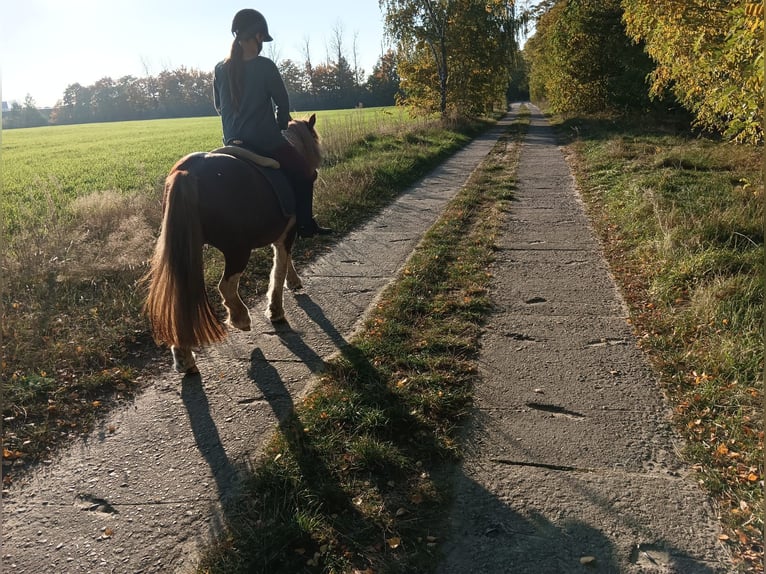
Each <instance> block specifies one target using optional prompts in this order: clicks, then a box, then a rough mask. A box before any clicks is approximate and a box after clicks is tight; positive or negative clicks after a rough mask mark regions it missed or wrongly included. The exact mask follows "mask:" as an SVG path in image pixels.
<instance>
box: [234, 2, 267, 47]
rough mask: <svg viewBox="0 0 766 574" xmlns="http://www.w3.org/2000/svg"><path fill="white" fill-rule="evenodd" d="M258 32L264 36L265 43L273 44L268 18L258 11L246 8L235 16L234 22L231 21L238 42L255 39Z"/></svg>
mask: <svg viewBox="0 0 766 574" xmlns="http://www.w3.org/2000/svg"><path fill="white" fill-rule="evenodd" d="M258 32H260V33H262V34H264V36H265V38H264V39H263V41H264V42H271V41H272V40H273V39H274V38H272V37H271V36H270V35H269V25H268V24H267V23H266V18H264V17H263V14H261V13H260V12H258V10H253V9H252V8H245V9H244V10H240V11H239V12H237V13H236V14H235V15H234V20H232V21H231V33H232V34H234V35H235V36H236V37H237V39H238V40H247V39H248V38H253V37H255V35H256V34H257V33H258Z"/></svg>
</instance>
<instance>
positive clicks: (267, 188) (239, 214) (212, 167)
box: [144, 115, 321, 374]
mask: <svg viewBox="0 0 766 574" xmlns="http://www.w3.org/2000/svg"><path fill="white" fill-rule="evenodd" d="M315 122H316V117H315V116H314V115H312V116H311V117H310V118H309V119H308V120H294V121H291V122H290V124H289V126H288V128H287V130H286V131H285V137H286V138H287V139H288V140H289V141H290V143H292V144H293V145H294V146H295V147H296V149H298V151H299V152H301V153H302V154H303V156H304V157H305V158H306V159H307V160H308V162H309V163H310V164H311V167H312V168H314V169H316V168H317V167H318V166H319V163H320V160H321V153H320V147H319V137H318V135H317V133H316V130H315V129H314V124H315ZM222 151H231V150H230V148H221V150H216V151H214V152H210V153H206V152H196V153H192V154H189V155H187V156H185V157H183V158H181V159H180V160H179V161H178V162H177V163H176V164H175V165H174V166H173V169H171V170H170V174H169V175H168V176H167V178H166V180H165V191H164V197H163V211H164V214H163V220H162V228H161V230H160V235H159V238H158V239H157V245H156V247H155V250H154V255H153V257H152V259H151V265H150V269H149V272H148V273H147V275H146V279H147V281H148V283H149V292H148V296H147V299H146V303H145V306H144V311H145V312H146V315H147V317H148V318H149V321H150V323H151V326H152V331H153V334H154V339H155V341H156V342H157V343H160V344H162V343H164V344H167V345H170V347H171V351H172V353H173V362H174V367H175V369H176V370H177V371H178V372H181V373H186V374H193V373H197V372H198V370H197V367H196V364H195V360H194V354H193V353H192V348H194V347H201V346H205V345H210V344H213V343H217V342H219V341H221V340H223V339H224V338H225V337H226V329H225V327H224V325H222V324H221V322H220V321H219V320H218V318H217V317H216V315H215V313H214V312H213V309H212V308H211V306H210V302H209V300H208V297H207V292H206V289H205V281H204V272H203V266H202V262H203V260H202V246H203V244H205V243H207V244H208V245H212V246H213V247H215V248H217V249H218V250H219V251H221V252H222V253H223V255H224V259H225V267H224V271H223V276H222V277H221V280H220V282H219V283H218V290H219V292H220V293H221V297H222V298H223V304H224V307H226V311H227V318H226V323H227V324H228V325H231V326H233V327H236V328H238V329H242V330H245V331H247V330H249V329H250V314H249V312H248V309H247V307H246V306H245V304H244V303H243V302H242V299H241V298H240V296H239V279H240V277H241V275H242V272H243V271H244V269H245V267H246V266H247V263H248V261H249V260H250V252H251V251H252V249H253V248H256V247H264V246H266V245H269V244H271V245H272V247H273V250H274V261H273V265H272V268H271V276H270V279H269V290H268V306H267V309H266V315H267V317H268V318H269V319H271V321H272V322H278V321H283V320H284V318H285V314H284V307H283V293H284V283H285V280H287V286H288V288H290V289H299V288H300V287H301V280H300V278H299V277H298V274H297V273H296V272H295V267H294V266H293V262H292V256H291V253H292V248H293V244H294V242H295V237H296V226H295V216H294V215H286V214H285V210H284V209H283V207H282V205H281V203H280V201H279V200H278V198H277V195H276V194H275V192H274V189H273V186H272V184H271V183H270V181H269V179H268V178H267V177H265V175H264V174H263V173H262V172H261V171H260V170H259V169H258V168H256V167H254V166H252V165H251V164H250V163H249V162H248V161H245V160H243V159H241V158H239V157H235V155H232V154H231V153H222ZM244 153H245V155H250V154H249V153H248V152H244ZM237 155H239V154H237Z"/></svg>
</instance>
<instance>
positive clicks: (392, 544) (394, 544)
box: [386, 536, 402, 550]
mask: <svg viewBox="0 0 766 574" xmlns="http://www.w3.org/2000/svg"><path fill="white" fill-rule="evenodd" d="M386 542H388V547H389V548H390V549H391V550H396V549H397V548H399V545H400V544H401V543H402V539H401V538H399V537H398V536H394V537H393V538H388V539H386Z"/></svg>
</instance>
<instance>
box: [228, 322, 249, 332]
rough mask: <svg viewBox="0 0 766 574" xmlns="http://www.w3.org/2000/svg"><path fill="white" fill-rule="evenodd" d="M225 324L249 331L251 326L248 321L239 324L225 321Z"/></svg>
mask: <svg viewBox="0 0 766 574" xmlns="http://www.w3.org/2000/svg"><path fill="white" fill-rule="evenodd" d="M226 324H227V325H229V326H231V327H234V328H235V329H239V330H240V331H249V330H250V329H252V326H251V325H250V322H249V321H248V322H247V323H240V324H237V323H235V322H234V321H226Z"/></svg>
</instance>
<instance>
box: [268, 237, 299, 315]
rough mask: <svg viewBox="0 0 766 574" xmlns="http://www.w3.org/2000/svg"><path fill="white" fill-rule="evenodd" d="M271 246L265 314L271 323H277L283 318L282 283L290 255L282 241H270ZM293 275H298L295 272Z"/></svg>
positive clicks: (283, 282) (283, 283) (283, 290)
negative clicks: (272, 256)
mask: <svg viewBox="0 0 766 574" xmlns="http://www.w3.org/2000/svg"><path fill="white" fill-rule="evenodd" d="M271 246H272V248H273V249H274V262H273V263H272V265H271V276H270V277H269V292H268V306H267V307H266V316H267V317H268V318H269V319H270V320H271V322H272V323H278V322H280V321H284V320H285V306H284V292H285V289H284V285H285V277H286V276H287V271H288V261H289V260H290V255H289V253H288V252H287V248H286V247H285V244H284V242H283V241H278V242H276V243H272V245H271ZM293 272H295V269H293ZM295 277H298V274H297V273H296V274H295ZM299 281H300V280H299Z"/></svg>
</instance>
